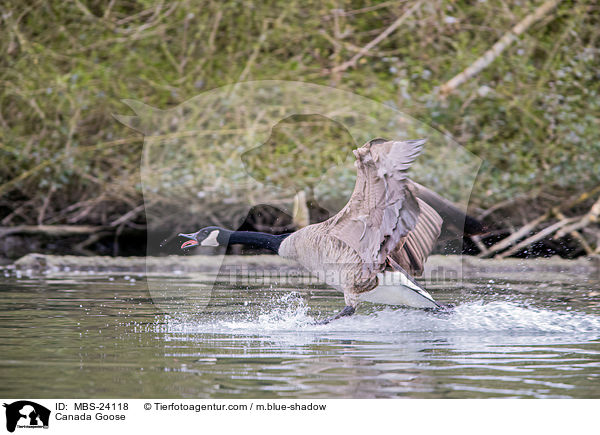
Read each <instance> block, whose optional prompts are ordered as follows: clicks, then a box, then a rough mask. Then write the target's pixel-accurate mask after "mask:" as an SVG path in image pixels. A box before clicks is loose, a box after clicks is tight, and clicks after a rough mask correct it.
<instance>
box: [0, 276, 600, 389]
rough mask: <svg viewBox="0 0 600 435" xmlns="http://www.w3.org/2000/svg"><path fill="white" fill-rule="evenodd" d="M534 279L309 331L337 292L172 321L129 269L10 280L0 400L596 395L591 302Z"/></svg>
mask: <svg viewBox="0 0 600 435" xmlns="http://www.w3.org/2000/svg"><path fill="white" fill-rule="evenodd" d="M170 279H171V278H170ZM182 284H185V285H193V282H190V280H189V279H184V278H182ZM538 284H539V283H535V282H503V283H502V284H496V283H494V284H493V285H490V283H489V282H487V281H486V282H467V283H464V285H463V287H461V288H458V289H457V288H448V289H442V288H438V289H436V290H435V293H436V297H437V298H438V299H439V300H441V301H442V302H448V301H458V306H457V307H456V309H455V310H454V312H452V313H450V314H443V315H439V314H432V313H426V312H422V311H416V310H408V309H399V310H392V309H390V308H384V307H379V306H374V305H365V306H364V307H362V308H361V309H360V310H359V312H358V314H357V315H355V316H353V317H351V318H347V319H341V320H340V321H337V322H333V323H331V324H328V325H315V324H314V319H315V318H320V317H321V316H325V315H328V314H329V313H331V312H333V311H335V310H336V309H338V308H339V306H340V304H341V296H339V295H337V294H335V293H331V292H329V291H328V290H325V289H311V290H302V289H295V290H294V292H290V291H288V290H290V289H288V290H286V291H277V290H273V289H265V288H240V289H235V290H234V291H233V290H232V289H229V288H226V287H221V288H218V289H217V290H216V292H215V294H214V297H213V299H212V300H211V303H210V305H209V307H208V308H209V309H208V310H206V312H203V313H202V314H197V313H196V312H195V311H194V309H193V306H192V305H189V304H187V305H186V304H183V303H182V313H181V316H180V317H178V318H174V317H172V316H168V315H166V314H163V313H160V312H157V310H156V308H155V305H154V304H153V302H152V300H151V299H150V298H149V295H148V292H147V289H146V287H145V285H144V282H143V278H142V277H140V276H135V277H131V276H128V277H127V278H126V277H125V276H123V275H113V276H93V277H89V276H82V277H79V278H73V277H62V278H60V279H47V280H35V279H27V280H23V279H21V280H7V281H5V282H4V283H2V285H1V286H0V305H1V307H2V309H1V311H0V316H1V319H2V322H1V323H0V337H1V339H0V347H1V348H0V355H2V356H1V357H0V366H1V367H2V383H1V384H0V385H1V386H0V394H1V395H3V396H5V397H23V396H30V395H31V392H32V391H35V392H36V396H35V397H114V396H118V397H219V398H222V397H256V398H268V397H306V398H308V397H321V398H324V397H425V398H445V397H460V398H466V397H578V398H592V397H595V398H598V397H600V379H599V375H600V315H599V313H598V304H599V302H600V299H599V296H598V295H597V294H596V295H594V293H593V292H591V291H590V284H589V283H586V284H584V285H583V284H582V285H580V286H577V285H573V284H571V285H568V286H567V285H565V286H564V287H556V285H551V286H550V287H551V291H549V290H548V289H546V290H544V291H539V290H538V291H536V288H537V286H538ZM490 287H491V288H490ZM590 295H591V296H590ZM49 380H50V381H49Z"/></svg>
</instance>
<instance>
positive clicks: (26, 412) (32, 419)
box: [4, 400, 50, 432]
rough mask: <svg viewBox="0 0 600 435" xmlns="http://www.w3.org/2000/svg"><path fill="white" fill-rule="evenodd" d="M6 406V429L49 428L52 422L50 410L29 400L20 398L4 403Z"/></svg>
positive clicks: (10, 430) (11, 430)
mask: <svg viewBox="0 0 600 435" xmlns="http://www.w3.org/2000/svg"><path fill="white" fill-rule="evenodd" d="M4 407H5V408H6V430H8V431H9V432H14V431H15V429H16V428H19V429H47V428H48V423H49V422H50V410H49V409H48V408H46V407H45V406H42V405H40V404H38V403H35V402H31V401H29V400H19V401H17V402H13V403H10V404H6V403H5V404H4Z"/></svg>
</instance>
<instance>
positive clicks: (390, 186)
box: [324, 139, 425, 279]
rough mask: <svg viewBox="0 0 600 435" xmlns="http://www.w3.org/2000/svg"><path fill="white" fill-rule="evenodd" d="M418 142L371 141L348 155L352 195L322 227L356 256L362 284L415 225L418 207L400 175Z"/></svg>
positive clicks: (417, 151)
mask: <svg viewBox="0 0 600 435" xmlns="http://www.w3.org/2000/svg"><path fill="white" fill-rule="evenodd" d="M424 143H425V140H414V141H385V140H383V139H375V140H372V141H370V142H368V143H367V144H365V145H364V146H362V147H360V148H358V149H357V150H355V151H354V155H355V156H356V167H357V172H358V173H357V178H356V185H355V187H354V192H353V193H352V197H351V198H350V200H349V201H348V204H346V206H345V207H344V208H343V209H342V210H341V211H340V212H339V213H338V214H336V215H335V216H333V217H332V218H330V219H329V220H328V221H326V222H324V230H325V231H327V233H328V234H329V235H331V236H334V237H336V238H338V239H340V240H341V241H343V242H344V243H346V244H347V245H348V246H350V247H351V248H352V249H354V250H355V251H356V252H357V253H358V254H359V256H360V257H361V259H362V261H363V263H364V265H363V277H364V278H365V279H368V278H370V277H372V276H374V275H375V274H377V273H378V272H380V271H381V270H383V269H384V267H385V261H386V258H387V256H388V255H389V254H390V253H391V252H393V251H394V250H395V249H396V247H397V246H398V244H399V243H401V242H402V241H403V239H404V238H405V237H406V236H407V235H408V234H409V233H410V232H411V231H412V230H413V229H414V228H415V226H416V225H417V220H418V217H419V213H420V208H419V203H418V202H417V199H416V198H415V196H414V195H413V193H412V191H411V187H410V181H409V180H408V179H407V177H406V171H407V169H408V168H409V167H410V165H411V164H412V162H413V161H414V160H415V159H416V157H417V156H418V155H419V154H420V152H421V150H422V147H423V144H424Z"/></svg>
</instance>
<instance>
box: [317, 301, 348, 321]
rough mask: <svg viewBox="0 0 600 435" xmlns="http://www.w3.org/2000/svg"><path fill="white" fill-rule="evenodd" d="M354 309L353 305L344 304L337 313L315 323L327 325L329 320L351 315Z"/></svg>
mask: <svg viewBox="0 0 600 435" xmlns="http://www.w3.org/2000/svg"><path fill="white" fill-rule="evenodd" d="M355 311H356V309H355V308H354V307H353V306H350V305H346V306H345V307H344V309H343V310H342V311H340V312H339V313H337V314H336V315H335V316H333V317H330V318H328V319H325V320H321V321H320V322H317V324H318V325H327V324H328V323H329V322H331V321H333V320H337V319H339V318H341V317H347V316H351V315H352V314H354V312H355Z"/></svg>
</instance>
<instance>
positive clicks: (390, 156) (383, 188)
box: [181, 139, 480, 318]
mask: <svg viewBox="0 0 600 435" xmlns="http://www.w3.org/2000/svg"><path fill="white" fill-rule="evenodd" d="M424 143H425V141H424V140H416V141H386V140H384V139H374V140H371V141H369V142H367V143H366V144H365V145H363V146H362V147H360V148H358V149H357V150H355V151H354V155H355V156H356V163H355V166H356V168H357V178H356V184H355V188H354V191H353V193H352V196H351V198H350V200H349V201H348V203H347V204H346V206H345V207H344V208H343V209H342V210H340V211H339V212H338V213H337V214H336V215H334V216H332V217H331V218H329V219H328V220H326V221H324V222H320V223H316V224H312V225H308V226H306V227H304V228H302V229H300V230H298V231H296V232H294V233H292V234H289V235H283V236H273V235H268V234H264V233H252V232H231V231H227V230H223V229H220V228H217V227H209V228H206V229H203V230H200V231H199V232H197V233H193V234H181V235H182V236H184V237H186V238H188V239H190V240H192V241H194V242H195V243H196V244H207V243H206V240H209V241H210V244H209V246H212V245H213V244H214V243H215V242H218V243H229V244H232V243H244V244H249V245H254V246H260V247H267V248H269V249H271V250H273V251H275V252H277V253H278V254H279V255H280V256H282V257H284V258H289V259H293V260H295V261H297V262H298V263H300V264H301V265H302V266H303V267H304V268H306V269H307V270H308V271H309V272H310V273H312V274H313V275H316V276H317V277H319V278H320V279H321V280H322V281H324V282H325V283H327V284H328V285H330V286H332V287H334V288H335V289H337V290H339V291H341V292H342V293H343V294H344V300H345V302H346V308H345V309H344V310H343V311H342V312H340V313H339V314H338V315H337V316H336V317H335V318H337V317H341V316H344V315H349V314H352V313H353V312H354V310H355V308H356V306H357V305H358V304H359V302H360V301H369V302H374V303H384V304H392V305H407V306H411V307H416V308H438V307H440V305H439V304H438V303H437V302H435V300H434V299H433V297H432V296H431V295H430V294H429V293H428V292H427V291H425V290H424V289H423V288H422V287H421V286H420V285H419V284H418V283H417V282H416V281H415V280H414V279H412V278H411V276H410V275H411V274H412V275H415V276H419V275H421V274H422V272H423V265H424V263H425V261H426V259H427V257H428V256H429V254H430V253H431V251H432V250H433V247H434V245H435V243H436V241H437V239H438V237H439V235H440V232H441V227H442V223H443V220H442V217H441V216H440V214H439V213H438V212H437V211H436V210H435V209H434V207H436V208H437V209H439V210H441V212H442V214H443V215H444V217H448V218H450V219H451V220H452V219H453V220H456V221H460V220H461V219H462V221H465V218H466V216H465V214H464V213H462V212H461V211H460V210H459V209H457V208H456V207H455V206H454V205H453V204H452V203H450V202H449V201H446V200H445V199H444V198H442V197H440V196H439V195H437V194H435V193H434V192H431V191H430V190H429V189H427V188H425V187H423V186H421V185H418V184H417V183H415V182H413V181H412V180H410V179H409V178H408V177H407V170H408V169H409V167H410V165H411V164H412V163H413V161H414V160H415V159H416V158H417V156H418V155H419V154H420V153H421V151H422V147H423V144H424ZM432 206H433V207H432ZM468 219H470V221H469V220H468ZM468 219H467V221H465V222H467V223H468V224H469V225H470V226H472V227H478V226H480V225H479V223H478V222H476V221H475V220H473V219H472V218H468ZM215 231H216V232H215ZM200 239H201V240H200ZM188 243H190V241H188V242H186V243H184V246H185V245H186V244H188ZM184 246H182V247H184ZM188 246H190V245H188ZM186 247H187V246H186Z"/></svg>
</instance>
